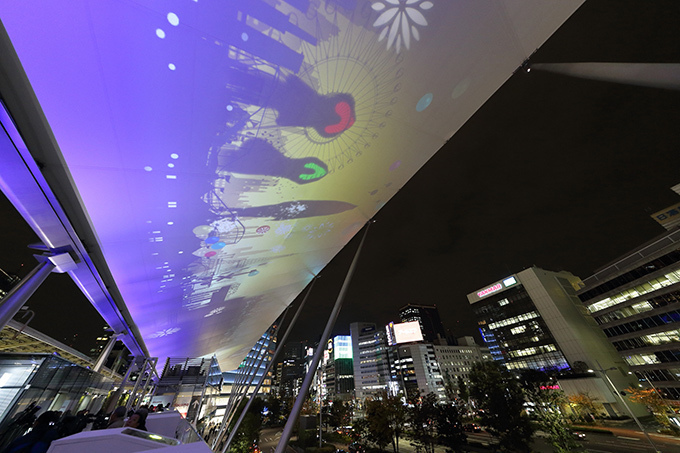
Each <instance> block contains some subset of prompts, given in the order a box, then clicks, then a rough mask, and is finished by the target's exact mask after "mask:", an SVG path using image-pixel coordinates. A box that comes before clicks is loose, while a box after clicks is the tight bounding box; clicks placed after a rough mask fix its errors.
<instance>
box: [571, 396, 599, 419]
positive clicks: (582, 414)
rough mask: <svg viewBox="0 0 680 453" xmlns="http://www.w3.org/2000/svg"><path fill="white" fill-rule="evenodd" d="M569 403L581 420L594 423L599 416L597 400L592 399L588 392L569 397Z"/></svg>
mask: <svg viewBox="0 0 680 453" xmlns="http://www.w3.org/2000/svg"><path fill="white" fill-rule="evenodd" d="M567 401H568V402H569V405H570V406H571V407H572V408H573V409H574V411H575V412H576V414H577V416H578V417H579V418H580V419H582V420H585V421H587V422H592V421H593V420H594V419H595V415H596V414H597V407H595V402H596V398H593V397H591V396H590V395H589V394H588V392H579V393H576V394H574V395H569V396H568V397H567Z"/></svg>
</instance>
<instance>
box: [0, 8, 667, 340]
mask: <svg viewBox="0 0 680 453" xmlns="http://www.w3.org/2000/svg"><path fill="white" fill-rule="evenodd" d="M679 22H680V5H679V4H678V3H677V2H674V1H658V2H653V3H649V2H640V1H625V0H623V1H613V0H610V1H602V2H586V3H585V4H584V5H583V7H581V8H580V9H579V10H578V11H577V12H576V13H575V14H574V15H573V16H572V17H571V18H570V19H569V20H568V21H567V22H566V23H565V24H564V25H563V26H562V27H561V28H560V29H559V30H558V31H557V32H556V33H555V34H554V35H553V36H552V37H551V38H550V39H549V40H548V41H547V42H546V43H545V44H544V45H543V46H542V47H541V48H540V49H539V50H538V51H537V52H536V53H535V54H534V55H533V56H532V57H531V59H530V63H553V62H578V61H611V62H678V60H679V59H680V57H678V54H677V44H676V43H677V24H678V23H679ZM480 58H483V56H480ZM678 124H680V92H677V91H670V90H662V89H653V88H641V87H633V86H627V85H618V84H613V83H606V82H595V81H589V80H584V79H575V78H569V77H566V76H560V75H556V74H550V73H544V72H540V71H532V72H530V73H524V72H518V73H516V74H515V75H513V76H512V77H511V78H510V79H509V80H508V81H507V82H506V84H505V85H504V86H503V87H502V88H501V89H500V90H499V91H498V92H496V94H495V95H494V96H493V97H492V98H491V99H490V100H489V101H488V102H487V103H486V104H485V105H483V106H482V108H481V109H480V110H479V111H477V113H476V114H475V115H474V116H473V117H472V118H471V119H470V120H469V121H468V122H467V123H466V124H465V125H464V126H463V127H462V128H461V129H460V131H459V132H458V133H456V134H455V135H454V136H453V137H452V138H451V140H449V142H448V143H447V144H446V145H445V146H444V147H443V148H442V149H441V150H440V151H439V152H438V153H437V154H435V156H434V157H433V158H432V159H431V160H430V161H429V162H428V163H427V164H426V165H425V166H423V167H422V168H421V170H420V171H419V172H418V173H417V174H416V175H415V176H414V177H413V178H412V179H411V180H410V181H409V182H408V183H407V184H406V186H405V187H404V188H403V189H402V190H401V191H400V192H399V193H397V194H396V195H395V196H394V197H393V198H392V199H391V200H390V201H389V202H388V203H387V204H386V206H385V207H383V208H382V209H381V210H380V212H379V213H378V215H377V216H376V218H375V220H376V223H375V224H374V225H372V226H371V229H370V232H369V234H368V238H367V241H366V245H365V248H364V251H363V253H362V255H361V257H360V260H359V264H358V267H357V271H356V274H355V277H354V279H353V281H352V284H351V287H350V289H349V292H348V294H347V298H346V301H345V305H344V307H343V310H342V312H341V314H340V317H339V319H338V322H337V323H336V325H335V329H334V334H347V333H348V332H349V324H350V323H351V322H355V321H369V322H375V323H377V324H379V325H382V324H386V323H387V322H389V321H391V320H394V321H397V320H398V312H397V311H398V309H399V308H400V307H402V306H404V305H406V304H408V303H415V304H423V305H436V306H437V307H438V309H439V311H440V314H441V317H442V322H443V324H444V327H445V328H447V329H450V330H451V331H452V333H453V335H454V336H456V337H459V336H463V335H474V336H475V338H476V339H477V340H478V341H479V334H478V333H477V328H476V322H475V320H474V319H473V317H472V313H471V310H470V307H469V304H468V302H467V299H466V295H467V294H468V293H471V292H473V291H476V290H478V289H480V288H482V287H484V286H485V285H487V284H489V283H492V282H494V281H497V280H499V279H501V278H504V277H506V276H508V275H510V274H512V273H515V272H519V271H521V270H522V269H525V268H527V267H530V266H533V265H536V266H538V267H541V268H544V269H547V270H551V271H560V270H565V271H569V272H571V273H573V274H574V275H576V276H578V277H580V278H582V279H585V278H587V277H588V276H589V275H591V274H592V273H593V272H594V271H595V270H596V269H598V268H600V267H602V266H604V265H605V264H607V263H608V262H610V261H612V260H614V259H616V258H617V257H619V256H621V255H622V254H624V253H625V252H627V251H628V250H630V249H632V248H634V247H636V246H638V245H640V244H642V243H644V242H646V241H648V240H650V239H652V238H654V237H655V236H657V235H659V234H662V233H663V232H664V229H663V228H662V227H661V226H660V225H658V224H657V223H656V222H655V221H654V220H653V219H652V218H651V217H650V215H651V214H652V213H654V212H656V211H658V210H660V209H663V208H664V207H666V206H669V205H671V204H673V203H676V202H678V201H680V197H678V195H677V194H676V193H674V192H673V191H671V189H670V187H671V186H673V185H675V184H677V183H680V172H678V169H680V152H678V144H679V143H680V128H678V127H677V125H678ZM413 152H418V150H414V151H413ZM0 198H2V200H1V201H0V212H2V213H3V214H4V215H5V216H4V218H3V221H2V222H0V233H2V237H3V238H4V240H3V241H2V244H0V268H3V269H5V270H6V271H8V272H16V273H19V274H20V275H22V274H25V273H26V272H27V271H28V270H30V268H32V267H33V266H34V265H35V259H33V258H32V257H31V252H30V250H28V249H26V245H27V244H29V243H31V242H36V241H37V238H36V237H35V235H34V234H33V233H32V232H31V231H30V229H28V227H26V226H25V224H23V222H22V221H17V220H10V217H11V216H12V215H14V214H15V213H11V211H12V208H11V206H10V205H9V203H8V202H7V201H6V200H5V199H4V197H0ZM16 217H18V216H15V218H16ZM19 224H21V225H20V226H18V225H19ZM358 239H359V238H358V237H357V238H354V239H353V240H352V241H351V242H350V243H349V244H348V246H347V247H345V249H343V250H342V251H341V252H340V253H339V254H338V255H337V256H336V257H335V259H334V260H333V261H331V263H330V264H329V265H328V266H327V267H326V269H324V270H323V271H322V272H321V278H320V279H319V280H318V282H317V284H316V285H315V288H314V291H313V293H312V296H311V297H310V299H309V301H308V305H307V310H306V313H305V315H304V317H303V319H301V321H300V323H299V325H298V326H297V327H296V329H295V331H294V333H293V335H292V339H295V340H299V339H309V340H311V341H314V340H316V339H317V338H318V337H319V335H320V334H321V332H322V330H323V327H324V325H325V322H326V319H327V317H328V313H329V311H330V309H331V307H332V304H333V303H334V301H335V298H336V296H337V293H338V291H339V289H340V287H341V285H342V281H343V278H344V275H345V272H346V270H347V268H348V267H349V263H350V261H351V259H352V256H353V254H354V251H355V249H356V247H357V245H358ZM22 264H23V267H22V266H21V265H22ZM302 296H304V293H303V294H302V295H301V296H300V297H298V299H297V301H298V302H299V300H300V299H301V298H302ZM29 305H31V307H32V308H34V309H35V310H36V317H35V319H34V320H33V321H32V323H31V326H32V327H34V328H36V329H38V330H41V331H44V332H45V333H46V334H48V335H51V336H53V337H54V338H56V339H58V340H60V341H64V339H65V338H66V337H67V336H69V335H71V336H72V335H73V334H72V333H71V332H73V333H77V334H78V338H79V340H78V343H79V344H81V343H82V344H85V343H86V341H87V340H85V339H86V338H92V341H94V340H93V339H94V338H96V335H97V334H98V333H99V332H100V330H101V327H102V326H103V324H104V321H103V320H102V319H101V317H99V316H98V315H97V314H96V312H95V311H94V309H93V308H92V307H91V306H90V305H89V303H88V302H87V300H86V299H85V297H84V296H83V295H82V294H80V292H79V291H78V290H77V288H75V285H74V284H73V283H72V282H71V280H70V279H69V278H68V277H67V276H65V275H52V276H50V278H49V279H48V280H47V282H46V283H45V285H44V286H43V287H42V288H40V289H39V291H38V292H37V293H36V294H35V295H34V297H33V298H32V299H31V301H30V303H29ZM289 316H291V315H289ZM81 339H82V340H81ZM64 342H65V343H68V342H67V341H64ZM74 347H76V348H78V346H77V345H76V344H75V343H74ZM81 350H83V349H81Z"/></svg>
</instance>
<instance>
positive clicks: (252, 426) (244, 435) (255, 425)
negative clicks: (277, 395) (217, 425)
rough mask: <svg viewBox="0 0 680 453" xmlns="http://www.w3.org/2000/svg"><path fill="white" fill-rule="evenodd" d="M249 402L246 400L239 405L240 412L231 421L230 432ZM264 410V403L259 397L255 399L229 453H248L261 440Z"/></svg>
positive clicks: (232, 442)
mask: <svg viewBox="0 0 680 453" xmlns="http://www.w3.org/2000/svg"><path fill="white" fill-rule="evenodd" d="M246 403H247V400H246V399H245V398H244V400H243V401H242V402H241V404H240V405H239V408H238V411H237V413H236V415H235V416H234V418H233V419H232V421H231V426H230V427H229V428H230V430H231V429H233V426H234V425H235V424H236V420H237V418H238V415H239V414H240V413H241V412H242V411H243V409H244V408H245V405H246ZM263 408H264V401H262V399H260V398H259V397H257V398H255V401H253V404H251V405H250V409H248V413H247V414H246V416H245V417H243V421H242V422H241V426H239V429H238V431H237V432H236V435H235V436H234V438H233V439H232V441H231V445H230V447H229V451H231V452H233V453H248V452H250V451H251V450H252V448H253V444H255V443H257V442H259V440H260V428H261V427H262V409H263Z"/></svg>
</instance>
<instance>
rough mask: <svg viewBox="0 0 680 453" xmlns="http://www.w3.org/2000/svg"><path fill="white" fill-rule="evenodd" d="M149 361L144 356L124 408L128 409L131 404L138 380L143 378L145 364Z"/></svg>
mask: <svg viewBox="0 0 680 453" xmlns="http://www.w3.org/2000/svg"><path fill="white" fill-rule="evenodd" d="M147 363H149V359H147V358H146V357H144V363H143V364H142V369H141V370H139V374H138V375H137V380H136V381H135V385H134V387H132V393H130V397H129V398H128V400H127V403H126V404H125V410H126V411H129V410H130V407H131V406H132V400H133V398H134V397H135V394H136V393H137V388H138V387H139V381H141V380H142V379H143V378H144V373H146V364H147Z"/></svg>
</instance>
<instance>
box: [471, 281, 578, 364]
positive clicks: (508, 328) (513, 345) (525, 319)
mask: <svg viewBox="0 0 680 453" xmlns="http://www.w3.org/2000/svg"><path fill="white" fill-rule="evenodd" d="M473 311H474V313H475V316H476V317H477V319H478V324H479V330H480V332H481V334H482V338H483V339H484V342H485V343H486V345H487V347H488V348H489V351H490V353H491V354H492V357H493V358H494V360H499V361H501V362H503V363H505V365H506V367H507V368H508V369H534V370H552V369H556V370H563V369H566V368H569V363H568V361H567V359H566V357H565V356H564V354H563V353H562V351H561V350H560V347H559V346H558V344H557V340H556V339H555V338H554V337H553V335H552V334H551V333H550V329H549V328H548V326H547V325H546V322H545V320H544V319H543V317H542V316H541V314H540V312H539V310H538V308H537V307H536V305H535V304H534V302H533V300H532V299H531V296H530V295H529V293H528V292H527V290H526V288H525V287H524V285H522V283H519V282H517V283H515V284H514V286H513V287H512V288H509V289H507V290H506V291H499V292H498V293H497V294H495V295H491V296H489V297H487V298H486V299H484V300H483V301H481V302H478V303H476V304H475V305H474V306H473Z"/></svg>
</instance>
